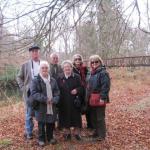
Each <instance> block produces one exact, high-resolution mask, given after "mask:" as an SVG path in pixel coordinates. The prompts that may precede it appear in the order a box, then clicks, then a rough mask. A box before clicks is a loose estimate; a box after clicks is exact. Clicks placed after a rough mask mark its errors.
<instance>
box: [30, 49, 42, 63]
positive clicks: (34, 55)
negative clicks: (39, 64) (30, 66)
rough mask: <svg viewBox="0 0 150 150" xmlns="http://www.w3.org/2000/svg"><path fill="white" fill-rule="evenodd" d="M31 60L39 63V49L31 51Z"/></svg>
mask: <svg viewBox="0 0 150 150" xmlns="http://www.w3.org/2000/svg"><path fill="white" fill-rule="evenodd" d="M30 56H31V59H32V60H34V61H38V60H39V59H40V51H39V49H33V50H32V51H30Z"/></svg>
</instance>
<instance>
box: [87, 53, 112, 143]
mask: <svg viewBox="0 0 150 150" xmlns="http://www.w3.org/2000/svg"><path fill="white" fill-rule="evenodd" d="M89 60H90V67H91V75H90V78H89V81H88V85H87V91H88V93H87V94H88V95H87V97H88V100H89V101H90V97H91V94H92V93H99V94H100V98H99V102H100V104H101V106H97V107H93V106H90V107H91V119H92V124H93V127H94V129H95V132H94V134H93V138H94V139H95V140H104V139H105V137H106V124H105V109H106V104H107V103H108V102H109V90H110V78H109V74H108V72H107V71H106V68H104V67H103V61H102V59H101V58H100V57H99V56H98V55H93V56H91V57H90V59H89Z"/></svg>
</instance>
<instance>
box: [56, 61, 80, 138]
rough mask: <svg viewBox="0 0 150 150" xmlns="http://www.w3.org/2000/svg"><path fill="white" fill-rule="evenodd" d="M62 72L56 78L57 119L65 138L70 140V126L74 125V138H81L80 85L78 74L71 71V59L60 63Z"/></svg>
mask: <svg viewBox="0 0 150 150" xmlns="http://www.w3.org/2000/svg"><path fill="white" fill-rule="evenodd" d="M62 68H63V74H62V75H61V76H60V77H59V78H58V85H59V89H60V101H59V121H60V126H61V127H62V128H64V132H65V134H64V138H65V140H71V130H70V128H71V127H74V132H75V138H76V139H77V140H81V137H80V128H81V125H82V123H81V114H80V105H81V99H80V96H81V95H82V86H81V80H80V77H79V75H77V74H75V73H73V71H72V69H73V65H72V63H71V61H69V60H66V61H64V62H63V63H62Z"/></svg>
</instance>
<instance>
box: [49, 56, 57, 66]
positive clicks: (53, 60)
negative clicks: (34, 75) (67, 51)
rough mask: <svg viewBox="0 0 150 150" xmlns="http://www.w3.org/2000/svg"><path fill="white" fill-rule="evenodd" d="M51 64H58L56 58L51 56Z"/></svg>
mask: <svg viewBox="0 0 150 150" xmlns="http://www.w3.org/2000/svg"><path fill="white" fill-rule="evenodd" d="M50 59H51V64H58V56H57V55H53V56H52V57H51V58H50Z"/></svg>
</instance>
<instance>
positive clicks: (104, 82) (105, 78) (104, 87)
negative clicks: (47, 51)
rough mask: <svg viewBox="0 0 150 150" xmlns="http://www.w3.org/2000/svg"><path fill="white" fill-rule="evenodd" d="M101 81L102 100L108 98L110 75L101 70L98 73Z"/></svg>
mask: <svg viewBox="0 0 150 150" xmlns="http://www.w3.org/2000/svg"><path fill="white" fill-rule="evenodd" d="M100 83H101V99H102V100H104V101H108V100H109V90H110V77H109V74H108V73H107V72H102V73H101V75H100Z"/></svg>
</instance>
